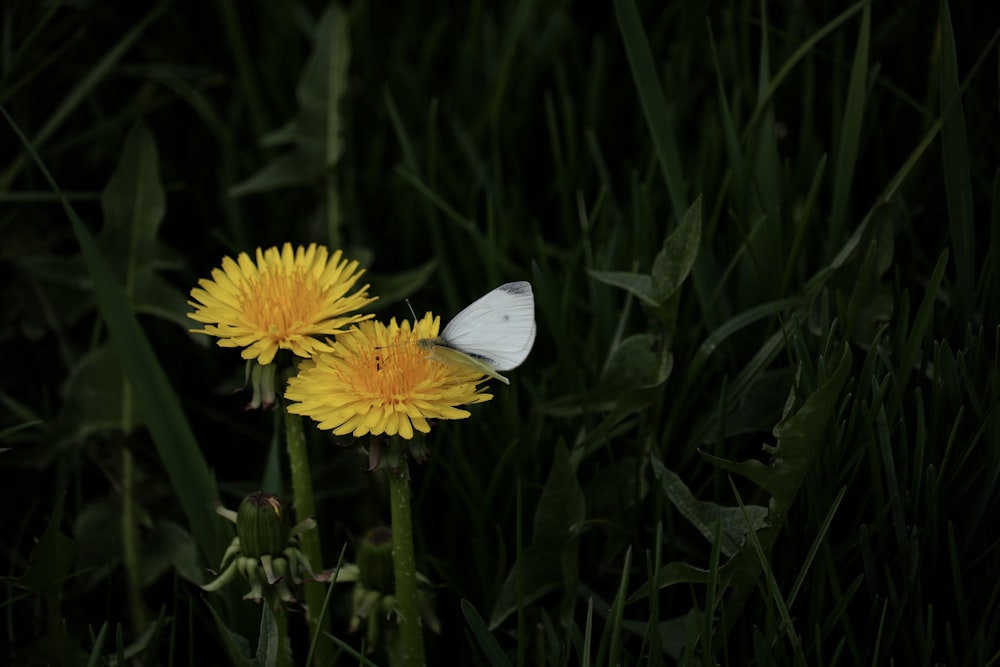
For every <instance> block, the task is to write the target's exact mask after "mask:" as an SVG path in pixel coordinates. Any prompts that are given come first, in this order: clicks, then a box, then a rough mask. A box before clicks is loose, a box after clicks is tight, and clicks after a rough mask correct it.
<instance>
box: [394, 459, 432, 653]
mask: <svg viewBox="0 0 1000 667" xmlns="http://www.w3.org/2000/svg"><path fill="white" fill-rule="evenodd" d="M389 506H390V513H391V516H392V564H393V571H394V573H395V577H396V609H397V611H398V613H399V640H400V645H401V648H402V656H403V660H402V663H401V665H402V666H403V667H424V665H426V664H427V660H426V658H425V657H424V635H423V630H422V628H421V627H420V603H419V600H418V599H417V562H416V558H415V557H414V555H413V519H412V516H411V514H410V481H409V475H408V474H407V469H406V458H405V456H404V457H401V459H400V462H399V467H398V468H397V469H396V470H392V469H391V468H390V469H389Z"/></svg>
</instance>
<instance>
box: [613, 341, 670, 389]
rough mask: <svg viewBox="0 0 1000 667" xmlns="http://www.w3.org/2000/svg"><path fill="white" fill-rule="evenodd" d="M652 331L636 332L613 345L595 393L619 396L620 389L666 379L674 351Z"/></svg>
mask: <svg viewBox="0 0 1000 667" xmlns="http://www.w3.org/2000/svg"><path fill="white" fill-rule="evenodd" d="M662 347H663V343H662V341H661V340H660V338H659V337H658V336H654V335H652V334H635V335H633V336H629V337H627V338H625V339H624V340H623V341H621V343H620V344H619V345H618V346H617V347H616V348H615V349H614V351H613V352H612V354H611V359H610V360H609V361H608V366H607V368H606V369H605V370H604V374H603V375H602V376H601V383H600V385H599V387H598V388H597V391H596V392H595V395H596V396H598V397H616V396H621V394H622V392H626V391H634V390H637V389H649V388H651V387H658V386H660V385H661V384H663V383H664V382H666V381H667V378H668V377H669V376H670V370H671V368H672V367H673V355H671V354H670V352H669V351H666V350H662V349H660V348H662Z"/></svg>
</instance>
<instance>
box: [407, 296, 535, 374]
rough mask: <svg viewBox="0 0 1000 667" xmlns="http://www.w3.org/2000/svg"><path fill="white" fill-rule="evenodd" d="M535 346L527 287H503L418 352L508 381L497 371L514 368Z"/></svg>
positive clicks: (531, 301) (472, 306)
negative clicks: (428, 352) (426, 352)
mask: <svg viewBox="0 0 1000 667" xmlns="http://www.w3.org/2000/svg"><path fill="white" fill-rule="evenodd" d="M534 343H535V297H534V295H533V294H532V293H531V283H529V282H527V281H524V280H522V281H519V282H515V283H505V284H503V285H500V287H497V288H496V289H495V290H493V291H492V292H489V293H487V294H486V295H484V296H481V297H480V298H478V299H476V300H475V301H473V302H472V303H471V304H469V305H468V306H466V307H465V309H464V310H462V312H460V313H459V314H458V315H456V316H455V317H454V319H452V321H451V322H449V323H448V326H446V327H445V328H444V331H442V332H441V335H440V336H437V337H435V338H424V339H422V340H420V341H419V344H420V347H422V348H424V349H426V350H430V351H431V355H430V356H431V358H432V359H435V360H436V361H439V362H441V363H444V364H452V365H457V366H465V367H466V368H471V369H474V370H477V371H480V372H481V373H483V374H484V375H489V376H490V377H493V378H496V379H497V380H500V381H501V382H503V383H505V384H510V381H509V380H508V379H507V378H505V377H504V376H502V375H500V374H499V373H497V371H509V370H511V369H512V368H517V367H518V366H520V365H521V363H522V362H524V360H525V359H526V358H527V357H528V353H529V352H531V346H532V345H534Z"/></svg>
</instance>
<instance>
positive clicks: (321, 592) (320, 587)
mask: <svg viewBox="0 0 1000 667" xmlns="http://www.w3.org/2000/svg"><path fill="white" fill-rule="evenodd" d="M285 441H286V442H285V446H286V447H287V448H288V463H289V468H290V469H291V472H292V493H293V494H294V496H295V520H296V521H304V520H305V519H308V518H309V517H314V516H316V502H315V500H313V488H312V476H311V474H310V470H309V455H308V452H307V451H306V437H305V433H304V432H303V430H302V417H300V416H299V415H293V414H290V413H288V412H287V411H286V412H285ZM300 539H301V540H302V552H303V553H304V554H305V555H306V557H307V558H308V559H309V565H311V566H312V568H313V569H314V570H316V571H319V570H321V569H322V567H323V554H322V551H321V550H320V543H319V531H318V530H307V531H304V532H303V533H302V534H301V536H300ZM304 588H305V595H306V607H307V612H308V613H307V615H306V617H307V619H308V621H309V636H310V637H313V638H315V641H316V651H315V653H314V654H313V655H314V656H315V657H314V660H313V664H315V665H317V666H322V667H326V666H327V665H330V664H332V663H333V660H334V653H333V650H334V647H333V643H332V642H331V641H330V640H329V638H328V637H327V636H326V634H325V633H329V632H330V631H331V629H330V617H329V616H326V615H324V614H322V611H323V603H324V601H325V599H326V587H325V585H324V584H321V583H319V582H315V581H307V582H306V583H305V586H304ZM318 630H319V631H318Z"/></svg>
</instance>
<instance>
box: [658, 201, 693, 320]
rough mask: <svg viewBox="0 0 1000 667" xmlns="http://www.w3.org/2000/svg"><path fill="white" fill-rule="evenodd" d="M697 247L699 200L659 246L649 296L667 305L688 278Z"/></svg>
mask: <svg viewBox="0 0 1000 667" xmlns="http://www.w3.org/2000/svg"><path fill="white" fill-rule="evenodd" d="M700 244H701V197H698V198H697V199H696V200H695V202H694V203H693V204H691V206H690V208H688V210H687V211H685V212H684V216H683V217H682V218H681V222H680V224H679V225H678V226H677V229H675V230H674V231H673V232H672V233H671V234H670V236H668V237H667V238H666V240H665V241H664V242H663V249H662V250H660V253H659V254H658V255H657V256H656V260H655V261H654V262H653V271H652V273H651V275H650V277H651V278H652V290H651V296H652V297H653V298H654V299H655V300H656V302H657V303H659V304H664V303H666V302H667V299H669V298H670V297H671V296H673V294H674V292H676V291H677V289H678V288H679V287H680V286H681V283H683V282H684V280H685V279H686V278H687V277H688V274H689V273H690V272H691V268H692V267H693V266H694V260H695V259H696V258H697V257H698V246H699V245H700Z"/></svg>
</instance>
